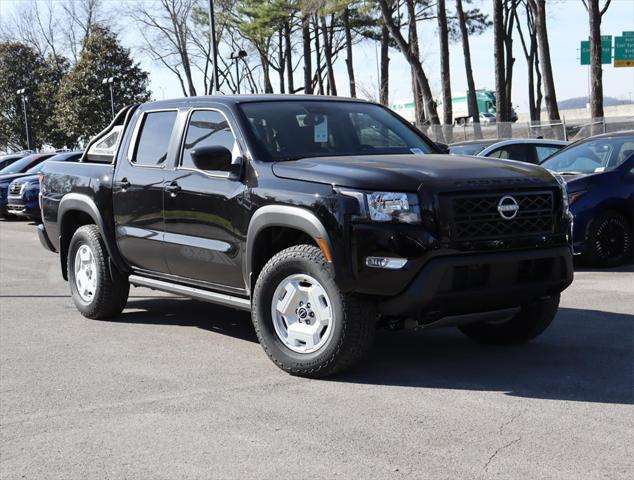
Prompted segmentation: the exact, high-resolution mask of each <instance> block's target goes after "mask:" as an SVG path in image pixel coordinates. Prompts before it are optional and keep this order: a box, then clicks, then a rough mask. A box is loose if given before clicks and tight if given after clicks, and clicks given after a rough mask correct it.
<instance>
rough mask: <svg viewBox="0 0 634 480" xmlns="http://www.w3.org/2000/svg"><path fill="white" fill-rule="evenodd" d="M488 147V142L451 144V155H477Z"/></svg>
mask: <svg viewBox="0 0 634 480" xmlns="http://www.w3.org/2000/svg"><path fill="white" fill-rule="evenodd" d="M486 147H487V144H486V143H470V144H467V145H449V153H450V154H451V155H477V154H478V153H480V152H481V151H482V150H484V149H485V148H486Z"/></svg>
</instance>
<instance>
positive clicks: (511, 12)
mask: <svg viewBox="0 0 634 480" xmlns="http://www.w3.org/2000/svg"><path fill="white" fill-rule="evenodd" d="M515 1H516V0H511V1H510V3H509V1H508V0H507V2H506V4H505V6H504V17H505V18H504V21H505V28H504V31H505V34H504V50H505V56H506V60H505V69H506V70H505V74H504V81H505V84H506V92H505V93H506V105H505V109H506V112H505V114H504V115H505V116H506V118H507V121H508V122H511V121H512V120H513V118H512V117H513V103H512V98H513V97H512V92H513V66H514V65H515V58H514V57H513V26H514V23H515Z"/></svg>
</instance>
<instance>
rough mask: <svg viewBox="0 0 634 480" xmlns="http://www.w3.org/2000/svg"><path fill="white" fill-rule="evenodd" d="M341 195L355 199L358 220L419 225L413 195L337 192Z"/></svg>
mask: <svg viewBox="0 0 634 480" xmlns="http://www.w3.org/2000/svg"><path fill="white" fill-rule="evenodd" d="M339 192H340V193H341V194H342V195H346V196H349V197H353V198H356V199H357V201H358V202H359V209H360V218H362V219H366V220H371V221H373V222H398V223H420V221H421V215H420V205H419V203H418V196H417V195H416V194H415V193H403V192H360V191H353V190H339Z"/></svg>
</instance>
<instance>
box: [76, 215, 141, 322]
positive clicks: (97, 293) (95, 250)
mask: <svg viewBox="0 0 634 480" xmlns="http://www.w3.org/2000/svg"><path fill="white" fill-rule="evenodd" d="M84 245H85V246H87V247H88V248H89V249H90V251H91V253H92V255H93V257H94V264H95V267H96V268H95V272H94V275H95V276H96V287H95V289H94V293H93V295H92V298H91V299H89V300H87V299H85V298H82V295H80V293H79V291H78V288H77V284H76V275H75V258H76V254H77V251H78V250H79V249H80V248H81V247H82V246H84ZM67 267H68V283H69V285H70V291H71V294H72V297H73V302H74V303H75V306H76V307H77V310H79V311H80V312H81V314H82V315H83V316H84V317H87V318H92V319H102V318H111V317H115V316H117V315H119V314H120V313H121V312H122V311H123V309H124V308H125V305H126V303H127V301H128V294H129V292H130V284H129V283H128V279H127V277H126V276H125V275H122V274H121V273H119V272H118V271H114V272H110V262H109V261H108V252H107V250H106V247H105V245H104V243H103V240H102V238H101V234H100V233H99V229H98V228H97V226H95V225H84V226H83V227H80V228H78V229H77V231H76V232H75V234H74V235H73V238H72V239H71V241H70V245H69V247H68V258H67Z"/></svg>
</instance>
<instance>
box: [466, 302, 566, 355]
mask: <svg viewBox="0 0 634 480" xmlns="http://www.w3.org/2000/svg"><path fill="white" fill-rule="evenodd" d="M558 308H559V295H555V296H552V297H547V298H540V299H538V300H535V301H533V302H531V303H529V304H526V305H523V306H522V307H521V310H520V311H519V312H518V313H517V314H516V315H515V316H513V317H511V318H510V319H507V320H503V321H496V322H482V323H473V324H470V325H463V326H461V327H459V328H460V331H461V332H462V333H464V334H465V335H466V336H467V337H469V338H472V339H473V340H476V341H478V342H480V343H488V344H497V345H503V344H517V343H525V342H528V341H529V340H532V339H533V338H535V337H537V336H538V335H540V334H541V333H542V332H543V331H544V330H546V328H548V326H549V325H550V324H551V323H552V321H553V319H554V318H555V315H556V314H557V309H558Z"/></svg>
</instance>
